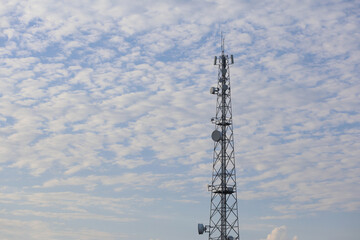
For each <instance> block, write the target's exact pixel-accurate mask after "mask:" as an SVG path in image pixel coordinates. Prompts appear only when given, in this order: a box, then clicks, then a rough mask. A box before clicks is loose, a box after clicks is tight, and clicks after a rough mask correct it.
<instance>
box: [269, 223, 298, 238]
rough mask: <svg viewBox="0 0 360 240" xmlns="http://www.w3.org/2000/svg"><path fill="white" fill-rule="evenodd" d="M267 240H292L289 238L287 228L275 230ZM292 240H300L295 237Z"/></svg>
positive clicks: (282, 227)
mask: <svg viewBox="0 0 360 240" xmlns="http://www.w3.org/2000/svg"><path fill="white" fill-rule="evenodd" d="M266 240H290V238H288V237H287V228H286V226H281V227H276V228H274V229H273V230H272V231H271V233H270V234H268V235H267V238H266ZM292 240H298V237H297V236H294V237H293V238H292Z"/></svg>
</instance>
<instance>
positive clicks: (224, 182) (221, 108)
mask: <svg viewBox="0 0 360 240" xmlns="http://www.w3.org/2000/svg"><path fill="white" fill-rule="evenodd" d="M233 63H234V57H233V55H230V57H229V56H228V55H225V53H224V37H223V36H222V35H221V56H215V59H214V65H218V69H219V70H218V84H217V87H212V88H210V93H211V94H214V95H216V96H217V100H216V116H215V117H213V118H211V122H212V123H213V124H214V125H215V130H214V131H213V132H212V134H211V138H212V140H213V141H214V153H213V170H212V182H211V184H210V185H208V190H209V191H210V192H211V201H210V221H209V225H205V226H204V225H203V224H198V232H199V234H203V233H204V232H207V233H209V240H239V239H240V237H239V219H238V206H237V193H236V174H235V155H234V134H233V124H232V109H231V88H230V71H229V66H230V65H231V64H233Z"/></svg>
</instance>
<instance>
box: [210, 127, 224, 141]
mask: <svg viewBox="0 0 360 240" xmlns="http://www.w3.org/2000/svg"><path fill="white" fill-rule="evenodd" d="M221 137H222V133H221V132H220V131H218V130H215V131H213V132H212V134H211V138H212V140H214V141H215V142H218V141H220V139H221Z"/></svg>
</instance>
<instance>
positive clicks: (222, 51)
mask: <svg viewBox="0 0 360 240" xmlns="http://www.w3.org/2000/svg"><path fill="white" fill-rule="evenodd" d="M224 51H225V36H224V34H223V32H221V54H222V55H224Z"/></svg>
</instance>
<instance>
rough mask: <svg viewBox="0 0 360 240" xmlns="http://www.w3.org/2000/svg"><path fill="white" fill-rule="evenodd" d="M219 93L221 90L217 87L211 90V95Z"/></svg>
mask: <svg viewBox="0 0 360 240" xmlns="http://www.w3.org/2000/svg"><path fill="white" fill-rule="evenodd" d="M218 91H219V88H217V87H211V88H210V93H211V94H215V93H217V92H218Z"/></svg>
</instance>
